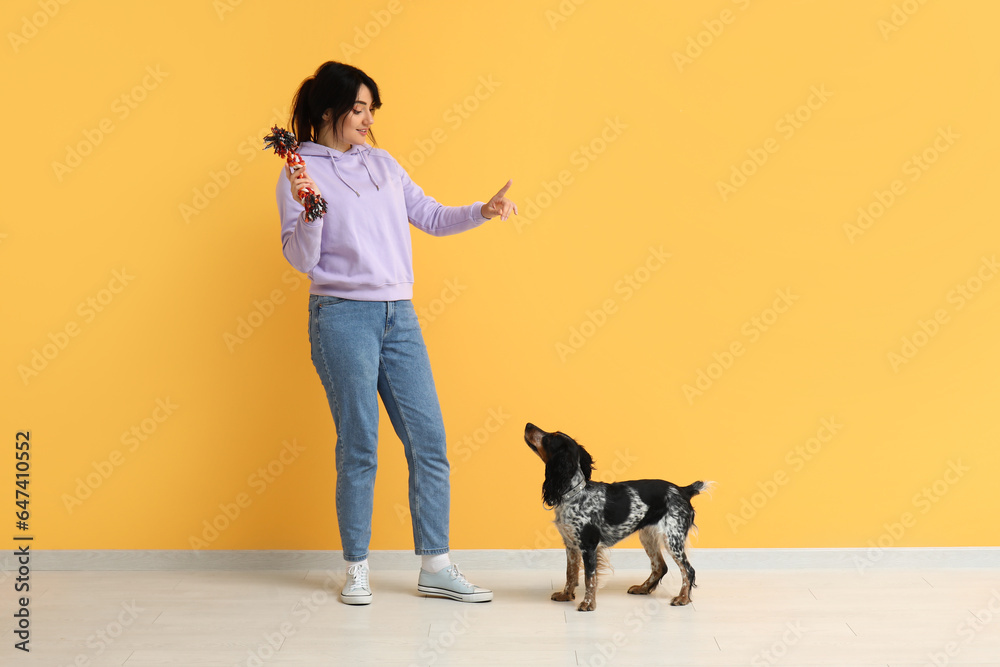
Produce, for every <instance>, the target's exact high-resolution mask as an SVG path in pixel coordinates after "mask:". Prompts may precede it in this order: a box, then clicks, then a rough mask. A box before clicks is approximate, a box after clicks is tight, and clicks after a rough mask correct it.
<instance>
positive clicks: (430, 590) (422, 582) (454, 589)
mask: <svg viewBox="0 0 1000 667" xmlns="http://www.w3.org/2000/svg"><path fill="white" fill-rule="evenodd" d="M417 590H418V591H420V592H421V593H423V594H424V595H434V596H438V597H446V598H451V599H452V600H458V601H460V602H489V601H490V600H492V599H493V591H491V590H489V589H487V588H480V587H479V586H473V585H472V584H470V583H469V580H468V579H466V578H465V575H464V574H462V573H461V572H459V570H458V566H457V565H449V566H448V567H446V568H444V569H443V570H441V571H440V572H436V573H431V572H428V571H427V570H425V569H423V568H421V569H420V577H419V578H418V579H417Z"/></svg>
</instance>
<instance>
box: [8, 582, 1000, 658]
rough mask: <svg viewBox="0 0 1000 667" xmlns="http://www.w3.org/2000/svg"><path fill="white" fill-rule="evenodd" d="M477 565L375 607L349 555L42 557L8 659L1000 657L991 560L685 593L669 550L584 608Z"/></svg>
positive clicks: (714, 585)
mask: <svg viewBox="0 0 1000 667" xmlns="http://www.w3.org/2000/svg"><path fill="white" fill-rule="evenodd" d="M467 574H468V575H469V578H470V579H471V580H472V581H473V582H475V583H477V584H479V585H481V586H487V587H490V588H492V589H493V590H494V592H495V599H494V601H493V602H489V603H481V604H462V603H458V602H453V601H450V600H443V599H435V598H424V597H421V596H419V594H417V592H416V572H415V571H412V572H411V571H402V570H388V571H381V572H380V571H373V572H372V577H371V580H372V586H373V593H374V596H375V598H374V601H373V603H372V604H371V605H369V606H365V607H349V606H346V605H344V604H341V603H340V602H339V600H338V599H337V596H336V592H338V591H339V589H340V586H341V585H342V583H343V580H344V575H343V574H342V573H341V572H340V571H330V572H328V571H316V570H313V571H309V572H304V571H290V570H283V571H278V570H245V571H122V572H109V571H75V572H65V571H62V572H60V571H36V572H33V573H32V584H33V595H32V598H31V605H30V610H31V652H30V654H27V655H25V654H23V653H21V652H20V651H15V650H14V649H13V648H12V644H13V643H14V639H13V637H14V635H13V632H12V631H13V618H12V614H11V610H12V609H13V602H14V600H13V592H12V590H11V589H12V586H10V579H8V580H7V581H6V582H5V585H4V589H5V590H4V592H3V593H2V594H0V609H2V612H3V613H2V618H0V630H2V632H0V636H2V637H3V638H4V639H3V645H0V664H3V665H45V666H46V667H57V666H60V665H80V666H81V667H82V666H87V667H91V666H98V665H125V666H126V667H145V666H146V665H191V666H203V667H209V666H214V665H220V666H222V665H225V666H227V667H228V666H234V665H244V666H254V665H256V666H261V665H303V666H311V665H317V666H318V665H402V666H404V667H406V666H409V665H463V666H468V665H505V666H510V665H591V666H594V667H600V666H602V665H685V666H694V665H751V666H756V665H789V666H792V665H794V666H800V665H890V666H892V667H903V666H916V665H937V666H942V665H994V666H996V665H1000V571H998V570H996V569H927V570H898V569H895V570H869V571H866V572H864V573H859V572H858V571H856V570H830V569H827V570H789V571H777V570H745V571H737V570H709V569H705V570H702V571H700V572H699V573H698V584H699V585H698V588H696V589H694V591H693V595H692V597H693V600H694V601H693V603H692V604H691V605H689V606H687V607H671V606H669V600H670V598H671V597H672V596H673V595H674V594H675V593H676V591H677V588H678V585H679V578H678V577H677V574H676V572H675V571H674V568H673V567H671V572H670V574H668V577H667V578H666V579H664V582H663V583H664V584H665V585H661V587H660V588H659V589H658V590H657V591H656V593H655V594H654V595H653V596H650V597H640V596H633V595H628V594H626V592H625V590H626V589H627V588H628V586H629V585H631V584H633V583H639V582H640V581H642V580H643V579H644V578H645V576H646V574H647V572H646V571H638V570H621V569H619V570H617V571H616V572H615V573H614V574H612V575H610V576H607V577H605V578H604V580H603V582H602V588H601V590H600V592H599V595H598V598H597V610H596V611H594V612H590V613H583V612H578V611H576V607H575V604H574V603H558V602H552V601H550V600H549V595H550V594H551V593H552V591H554V590H556V589H557V588H561V587H562V581H561V580H560V576H561V574H562V573H561V572H559V571H547V570H546V571H543V570H538V569H522V570H516V569H515V570H511V569H504V570H478V571H470V572H467ZM328 589H329V591H331V592H329V593H328V592H327V590H328ZM578 600H579V592H578Z"/></svg>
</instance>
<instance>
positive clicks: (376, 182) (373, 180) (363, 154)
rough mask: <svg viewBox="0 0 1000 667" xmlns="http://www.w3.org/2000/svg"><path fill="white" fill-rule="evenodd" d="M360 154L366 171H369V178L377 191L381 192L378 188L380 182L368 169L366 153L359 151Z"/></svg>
mask: <svg viewBox="0 0 1000 667" xmlns="http://www.w3.org/2000/svg"><path fill="white" fill-rule="evenodd" d="M358 152H359V153H361V161H362V162H364V163H365V169H366V170H367V171H368V178H370V179H371V180H372V183H374V184H375V189H376V190H379V189H380V188H379V186H378V181H376V180H375V177H374V176H373V175H372V170H371V169H370V168H369V167H368V160H367V159H366V158H365V152H364V151H358Z"/></svg>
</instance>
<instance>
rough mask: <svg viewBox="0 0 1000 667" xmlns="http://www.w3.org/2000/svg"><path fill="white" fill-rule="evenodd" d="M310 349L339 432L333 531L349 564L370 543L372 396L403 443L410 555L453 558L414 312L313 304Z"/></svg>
mask: <svg viewBox="0 0 1000 667" xmlns="http://www.w3.org/2000/svg"><path fill="white" fill-rule="evenodd" d="M309 343H310V346H311V348H312V360H313V364H314V365H315V366H316V371H317V372H318V373H319V377H320V380H322V382H323V388H324V389H326V398H327V400H328V401H329V403H330V411H331V412H332V413H333V421H334V424H335V425H336V429H337V449H336V456H337V521H338V523H339V526H340V540H341V544H342V545H343V549H344V560H347V561H351V562H356V561H360V560H364V559H365V558H367V557H368V545H369V543H370V542H371V533H372V507H373V504H374V499H375V470H376V468H377V467H378V421H379V409H378V399H377V398H376V394H377V395H378V396H381V397H382V404H383V405H384V406H385V411H386V413H387V414H388V415H389V420H390V421H391V422H392V426H393V428H394V429H395V431H396V435H397V436H399V439H400V440H401V441H402V442H403V452H404V453H405V455H406V463H407V466H408V467H409V471H410V476H409V500H410V516H411V519H412V524H413V546H414V551H415V552H416V553H417V554H418V555H425V554H426V555H433V554H443V553H447V552H448V519H449V511H450V500H451V487H450V479H449V466H448V457H447V449H446V444H445V433H444V420H443V419H442V417H441V407H440V404H439V403H438V397H437V391H436V390H435V388H434V378H433V376H432V375H431V366H430V359H429V358H428V356H427V348H426V347H425V346H424V338H423V335H422V334H421V332H420V325H419V324H418V322H417V315H416V313H415V312H414V310H413V303H412V302H411V301H353V300H349V299H341V298H338V297H332V296H319V295H316V294H311V295H310V296H309Z"/></svg>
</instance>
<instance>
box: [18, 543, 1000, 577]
mask: <svg viewBox="0 0 1000 667" xmlns="http://www.w3.org/2000/svg"><path fill="white" fill-rule="evenodd" d="M689 557H690V559H691V563H692V564H693V565H694V567H695V568H696V569H715V570H768V569H782V570H784V569H854V570H858V571H862V572H863V571H865V570H868V569H907V568H916V569H920V568H1000V547H893V548H885V549H883V548H878V547H872V548H843V549H825V548H823V549H821V548H816V549H697V548H692V549H690V550H689ZM565 558H566V556H565V551H564V550H563V549H456V550H454V551H452V560H453V561H454V562H456V563H460V564H461V565H462V567H463V569H466V570H473V569H475V570H484V569H490V570H506V569H559V568H561V567H565ZM0 560H2V562H0V571H4V572H13V571H14V570H16V569H17V563H16V562H15V560H14V558H13V556H12V555H11V554H10V552H8V554H5V555H4V557H3V558H2V559H0ZM369 562H370V563H371V565H372V567H373V568H374V567H377V568H380V569H385V570H398V569H415V568H417V567H419V564H420V557H419V556H416V555H414V554H413V552H412V551H373V552H371V554H370V555H369ZM611 562H612V565H613V566H614V567H616V568H620V569H644V568H648V567H649V560H648V559H647V558H646V554H645V553H644V552H643V550H642V549H613V550H612V551H611ZM30 566H31V569H32V570H35V571H44V570H51V571H56V570H317V569H319V570H322V569H338V570H339V569H341V568H342V567H343V566H344V561H343V558H342V553H341V552H340V551H294V550H288V551H283V550H234V551H222V550H210V551H201V550H187V549H179V550H160V549H138V550H122V549H81V550H77V549H66V550H39V551H34V550H33V551H32V552H31V561H30Z"/></svg>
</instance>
